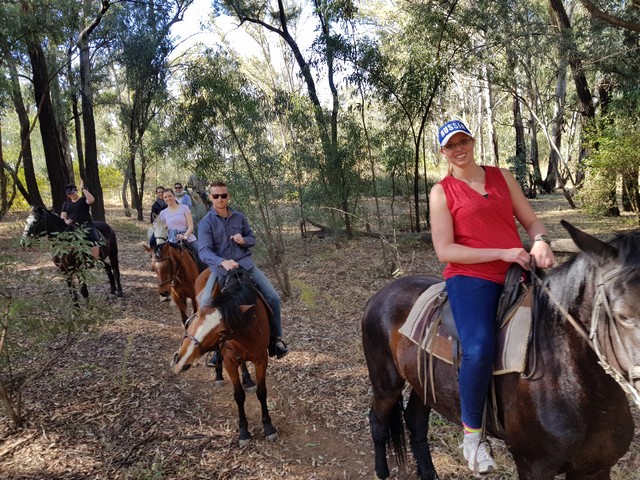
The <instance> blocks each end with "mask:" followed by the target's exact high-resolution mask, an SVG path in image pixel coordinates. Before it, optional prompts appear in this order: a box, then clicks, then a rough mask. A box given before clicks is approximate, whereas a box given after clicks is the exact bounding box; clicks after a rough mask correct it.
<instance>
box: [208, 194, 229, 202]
mask: <svg viewBox="0 0 640 480" xmlns="http://www.w3.org/2000/svg"><path fill="white" fill-rule="evenodd" d="M211 196H212V197H213V199H214V200H217V199H219V198H221V197H222V198H227V197H228V196H229V194H228V193H212V194H211Z"/></svg>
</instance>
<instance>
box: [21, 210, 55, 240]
mask: <svg viewBox="0 0 640 480" xmlns="http://www.w3.org/2000/svg"><path fill="white" fill-rule="evenodd" d="M53 216H54V214H53V213H52V212H50V211H49V210H47V209H46V208H44V207H41V206H37V205H33V206H32V207H31V212H29V216H28V217H27V221H26V223H25V226H24V230H23V232H22V237H21V238H20V245H21V246H22V247H29V246H31V240H32V239H33V238H36V237H41V236H43V235H47V234H49V232H50V230H51V229H52V228H53V227H54V222H53V221H51V222H47V218H48V217H53ZM49 224H50V225H49Z"/></svg>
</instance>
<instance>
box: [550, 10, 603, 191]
mask: <svg viewBox="0 0 640 480" xmlns="http://www.w3.org/2000/svg"><path fill="white" fill-rule="evenodd" d="M549 5H550V6H551V10H552V11H553V13H554V14H555V17H556V18H555V19H556V22H557V23H556V24H557V25H558V28H559V29H560V33H561V36H562V39H561V45H566V47H565V48H564V49H563V51H562V52H561V56H562V57H563V58H566V59H567V62H568V63H569V65H570V67H571V72H572V74H573V82H574V84H575V88H576V95H577V96H578V99H579V101H580V119H581V124H582V130H583V131H586V130H588V129H589V127H590V125H591V123H592V121H593V119H594V118H595V107H594V105H593V100H592V98H591V92H590V90H589V84H588V82H587V77H586V76H585V73H584V72H585V71H584V68H583V67H582V59H581V58H580V55H579V54H578V46H577V45H576V43H575V40H574V38H573V29H572V28H571V21H570V20H569V16H568V15H567V12H566V10H565V8H564V5H563V3H562V0H549ZM588 154H589V152H588V150H587V148H586V146H585V145H584V143H583V144H582V145H581V147H580V157H579V158H578V172H577V173H576V187H578V186H580V184H581V183H582V180H583V179H584V159H585V158H586V157H587V156H588Z"/></svg>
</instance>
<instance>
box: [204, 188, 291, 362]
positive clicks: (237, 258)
mask: <svg viewBox="0 0 640 480" xmlns="http://www.w3.org/2000/svg"><path fill="white" fill-rule="evenodd" d="M209 193H210V198H211V200H212V202H213V209H212V210H211V211H209V213H208V214H207V215H206V216H205V217H204V218H203V219H202V221H201V222H200V224H199V225H198V234H199V244H200V249H199V252H198V253H199V254H200V259H201V260H202V261H203V262H205V263H206V264H207V265H209V268H210V269H211V273H212V275H211V276H210V277H209V280H208V281H207V285H206V286H205V288H204V290H203V291H202V293H201V294H200V295H201V299H208V298H210V297H211V292H212V291H213V285H214V282H215V280H216V278H217V277H224V276H226V275H227V273H228V272H229V271H231V270H233V269H235V268H238V267H242V268H244V269H245V270H248V271H249V274H250V276H251V278H252V279H253V281H254V283H255V284H256V285H257V287H258V289H259V290H260V292H261V293H262V295H263V296H264V298H265V300H266V301H267V303H268V304H269V306H270V307H271V310H272V311H273V315H271V316H270V319H269V325H270V329H271V342H270V345H269V355H270V356H274V355H275V356H277V358H282V357H284V356H285V355H286V354H287V353H289V349H288V348H287V346H286V344H285V343H284V342H283V340H282V320H281V318H280V296H279V295H278V292H276V290H275V288H273V285H271V282H270V281H269V279H268V278H267V276H266V275H265V274H264V273H263V272H262V271H261V270H260V269H259V268H258V267H257V266H256V264H255V263H254V262H253V259H252V258H251V250H250V248H251V247H253V246H254V245H255V243H256V238H255V236H254V235H253V231H252V230H251V227H250V226H249V222H248V221H247V219H246V218H245V216H244V215H243V214H242V213H240V212H238V211H237V210H234V209H232V208H231V207H229V199H230V194H229V191H228V189H227V185H226V184H224V183H222V182H217V183H214V184H212V185H211V186H210V187H209ZM203 301H206V300H203Z"/></svg>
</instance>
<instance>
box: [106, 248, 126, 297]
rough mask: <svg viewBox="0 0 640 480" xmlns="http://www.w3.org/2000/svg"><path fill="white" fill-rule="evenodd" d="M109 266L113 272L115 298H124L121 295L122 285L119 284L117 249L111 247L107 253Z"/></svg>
mask: <svg viewBox="0 0 640 480" xmlns="http://www.w3.org/2000/svg"><path fill="white" fill-rule="evenodd" d="M109 264H110V266H111V270H112V272H113V279H114V280H115V283H116V297H122V296H124V295H123V293H122V284H121V283H120V262H119V260H118V247H117V246H114V245H112V246H111V250H110V252H109Z"/></svg>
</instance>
